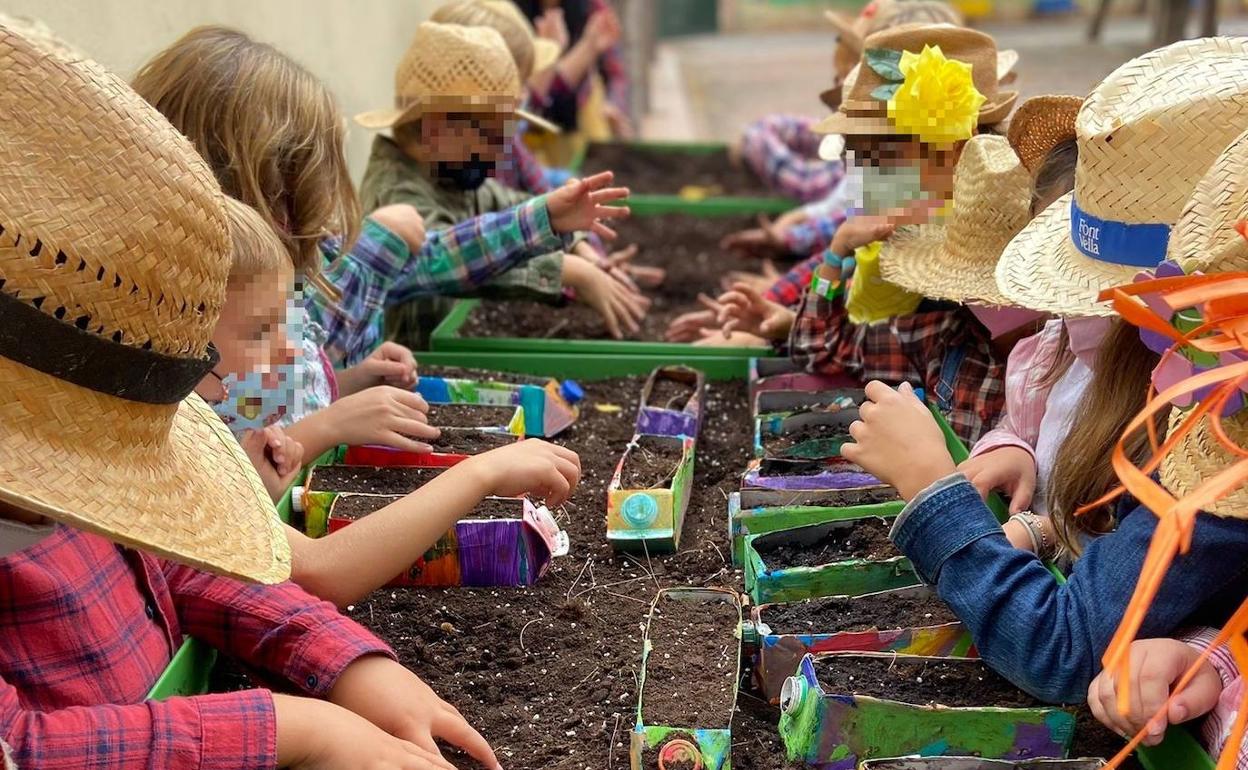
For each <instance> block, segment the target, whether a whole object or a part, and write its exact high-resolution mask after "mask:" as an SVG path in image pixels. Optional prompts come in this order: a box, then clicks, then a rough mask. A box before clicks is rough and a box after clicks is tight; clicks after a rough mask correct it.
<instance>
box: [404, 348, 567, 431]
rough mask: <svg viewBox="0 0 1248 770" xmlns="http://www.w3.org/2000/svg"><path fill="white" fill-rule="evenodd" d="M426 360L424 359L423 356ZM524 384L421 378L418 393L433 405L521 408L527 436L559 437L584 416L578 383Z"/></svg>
mask: <svg viewBox="0 0 1248 770" xmlns="http://www.w3.org/2000/svg"><path fill="white" fill-rule="evenodd" d="M421 358H422V360H423V359H424V356H423V355H422V356H421ZM524 380H525V381H522V382H499V381H497V380H490V379H460V378H450V377H436V376H435V377H430V376H424V377H421V378H420V380H419V382H417V383H416V392H417V393H419V394H420V395H422V396H424V398H425V400H426V401H428V402H429V403H431V404H485V405H489V406H512V405H514V406H517V407H520V408H521V409H523V410H524V435H526V436H535V437H539V438H549V437H551V436H557V435H559V434H560V433H562V432H563V431H564V430H566V429H567V428H569V427H571V426H572V424H573V423H575V422H576V419H577V417H579V416H580V410H579V409H578V407H577V406H576V405H577V403H579V402H580V400H581V399H582V398H583V397H584V395H585V394H584V393H582V392H581V389H580V386H578V385H577V384H576V383H575V382H572V381H570V380H569V381H567V382H559V381H557V380H553V379H549V378H543V377H529V378H524Z"/></svg>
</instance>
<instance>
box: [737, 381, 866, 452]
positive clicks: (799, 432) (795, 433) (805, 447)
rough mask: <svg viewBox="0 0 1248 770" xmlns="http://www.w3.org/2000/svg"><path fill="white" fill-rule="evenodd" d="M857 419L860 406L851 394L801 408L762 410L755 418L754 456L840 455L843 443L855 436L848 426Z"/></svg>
mask: <svg viewBox="0 0 1248 770" xmlns="http://www.w3.org/2000/svg"><path fill="white" fill-rule="evenodd" d="M764 395H766V394H764ZM857 419H858V406H857V404H855V403H854V402H852V401H850V400H849V399H848V398H845V399H841V400H837V401H835V402H833V403H832V404H829V405H827V406H817V407H808V408H806V409H804V410H803V411H799V412H793V413H788V414H786V413H774V414H760V415H759V416H758V417H756V418H755V419H754V456H755V457H768V458H775V459H781V460H827V459H831V458H834V457H839V456H840V454H841V446H842V445H843V444H845V443H846V442H848V441H852V440H853V439H851V438H850V435H849V426H850V424H851V423H853V422H854V420H857Z"/></svg>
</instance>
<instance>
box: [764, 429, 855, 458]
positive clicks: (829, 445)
mask: <svg viewBox="0 0 1248 770" xmlns="http://www.w3.org/2000/svg"><path fill="white" fill-rule="evenodd" d="M847 440H849V431H848V430H847V429H846V428H845V426H843V425H803V426H802V427H800V428H796V429H794V430H791V431H785V432H783V433H772V434H764V435H763V449H764V450H765V451H766V452H767V454H769V455H772V456H776V457H798V458H803V459H807V458H808V459H824V458H828V457H836V456H837V455H839V454H840V448H839V447H838V446H836V442H838V441H839V442H842V443H843V442H845V441H847ZM833 447H835V449H833Z"/></svg>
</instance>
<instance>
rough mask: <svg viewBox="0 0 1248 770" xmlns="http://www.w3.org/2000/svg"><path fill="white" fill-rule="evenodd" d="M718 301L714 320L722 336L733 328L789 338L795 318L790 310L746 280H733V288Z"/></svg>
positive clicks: (732, 330)
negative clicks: (717, 309) (765, 296)
mask: <svg viewBox="0 0 1248 770" xmlns="http://www.w3.org/2000/svg"><path fill="white" fill-rule="evenodd" d="M719 304H720V309H719V313H718V314H717V315H716V321H718V322H719V324H720V326H721V327H722V328H723V334H724V337H725V338H727V337H729V336H731V335H732V334H733V333H734V332H745V333H747V334H751V335H753V336H755V337H761V338H763V339H765V340H784V339H788V337H789V331H790V330H791V329H792V328H793V321H794V320H795V319H796V314H795V313H794V312H793V311H792V310H789V309H788V308H787V307H785V306H784V305H781V304H780V303H778V302H772V301H771V300H769V299H764V298H763V295H762V294H760V293H759V292H758V290H757V289H755V288H754V287H752V286H750V285H748V284H745V283H738V284H735V285H734V286H733V287H732V291H729V292H727V293H726V294H723V295H722V296H720V298H719Z"/></svg>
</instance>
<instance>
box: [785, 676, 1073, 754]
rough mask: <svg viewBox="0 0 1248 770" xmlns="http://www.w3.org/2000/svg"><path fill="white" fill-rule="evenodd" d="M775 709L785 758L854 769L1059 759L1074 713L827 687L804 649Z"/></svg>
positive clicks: (1070, 737) (1066, 744) (1066, 747)
mask: <svg viewBox="0 0 1248 770" xmlns="http://www.w3.org/2000/svg"><path fill="white" fill-rule="evenodd" d="M833 657H837V658H840V657H844V658H846V659H852V658H858V657H871V656H867V655H839V654H838V655H835V656H833ZM874 657H892V656H879V655H877V656H874ZM966 663H968V664H970V663H973V661H966ZM780 710H781V715H780V737H781V739H782V740H783V741H784V745H785V748H786V749H787V751H788V754H789V757H790V758H792V759H801V760H804V761H805V762H806V763H807V764H809V765H812V766H813V767H816V768H819V770H854V769H855V768H856V767H857V766H858V762H859V761H862V760H867V759H872V758H878V757H896V756H906V755H912V754H918V755H923V756H934V755H950V756H961V757H969V756H974V757H984V758H987V759H1005V760H1032V759H1041V758H1052V759H1060V758H1062V757H1064V756H1066V752H1067V751H1068V750H1069V749H1070V745H1071V741H1072V740H1073V738H1074V733H1075V718H1074V716H1073V715H1071V714H1070V713H1068V712H1066V711H1063V710H1061V709H1058V708H1049V707H1038V708H997V707H975V708H951V707H946V706H918V705H913V704H908V703H901V702H898V701H891V700H886V699H882V698H871V697H867V696H858V695H840V694H836V693H829V692H827V691H825V690H824V689H823V687H822V686H821V685H820V683H819V680H818V676H817V674H816V672H815V667H814V658H813V656H811V655H807V656H805V657H804V658H802V662H801V665H800V667H799V669H798V671H797V673H796V674H795V675H794V676H792V677H790V678H789V679H788V680H786V681H785V684H784V688H783V692H782V694H781V697H780Z"/></svg>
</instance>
